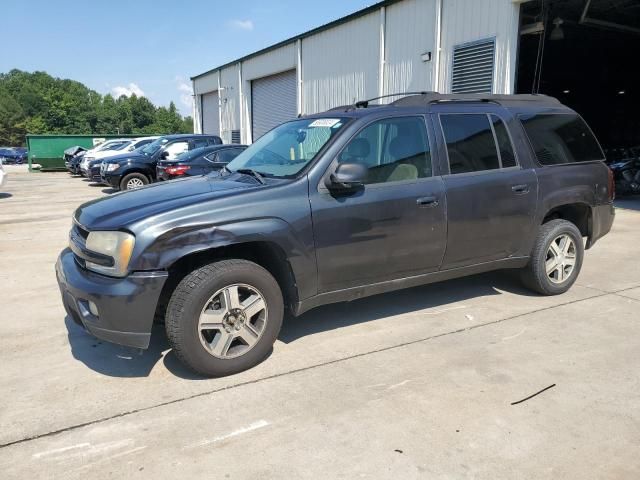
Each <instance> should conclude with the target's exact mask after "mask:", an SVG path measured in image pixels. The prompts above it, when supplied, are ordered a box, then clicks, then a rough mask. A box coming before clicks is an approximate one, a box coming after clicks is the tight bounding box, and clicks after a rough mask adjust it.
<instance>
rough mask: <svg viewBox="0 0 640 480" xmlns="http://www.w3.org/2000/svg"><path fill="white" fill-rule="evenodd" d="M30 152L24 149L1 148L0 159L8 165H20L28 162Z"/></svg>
mask: <svg viewBox="0 0 640 480" xmlns="http://www.w3.org/2000/svg"><path fill="white" fill-rule="evenodd" d="M27 158H28V152H27V149H26V148H24V147H7V148H0V159H1V160H2V162H3V163H4V164H6V165H20V164H23V163H25V162H26V161H27Z"/></svg>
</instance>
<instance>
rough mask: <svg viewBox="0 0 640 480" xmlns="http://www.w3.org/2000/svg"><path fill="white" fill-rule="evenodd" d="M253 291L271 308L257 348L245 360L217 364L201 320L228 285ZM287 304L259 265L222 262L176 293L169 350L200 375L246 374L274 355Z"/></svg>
mask: <svg viewBox="0 0 640 480" xmlns="http://www.w3.org/2000/svg"><path fill="white" fill-rule="evenodd" d="M236 284H246V285H251V286H252V287H255V288H256V289H257V290H258V291H259V292H260V293H261V295H262V296H263V298H264V300H265V303H266V307H267V312H268V314H267V320H266V323H265V324H264V327H263V330H262V333H261V335H260V337H259V338H258V340H257V342H256V343H255V344H254V345H253V346H252V347H251V348H250V349H249V350H248V351H247V352H246V353H244V354H242V355H240V356H237V357H234V358H218V357H216V356H214V355H213V354H211V353H210V352H209V351H208V350H207V349H206V348H205V346H204V345H203V344H202V342H201V333H200V331H199V329H198V321H199V318H200V315H201V313H202V311H203V309H204V308H205V306H206V304H207V303H208V302H209V300H210V299H211V297H212V296H213V295H214V294H215V293H216V292H218V291H219V290H221V289H223V288H225V287H228V286H230V285H236ZM283 314H284V303H283V300H282V292H281V290H280V287H279V286H278V283H277V282H276V280H275V279H274V278H273V276H272V275H271V274H270V273H269V272H268V271H267V270H265V269H264V268H262V267H261V266H260V265H257V264H255V263H253V262H249V261H247V260H221V261H219V262H215V263H211V264H209V265H205V266H204V267H201V268H199V269H197V270H194V271H193V272H191V273H190V274H189V275H187V276H186V277H185V278H184V279H183V280H182V281H181V282H180V283H179V284H178V286H177V287H176V289H175V290H174V292H173V294H172V295H171V299H170V300H169V305H168V307H167V313H166V317H165V328H166V332H167V338H168V340H169V344H170V345H171V347H172V348H173V351H174V353H175V354H176V356H177V357H178V359H179V360H180V361H181V362H182V363H184V364H185V365H186V366H187V367H188V368H190V369H191V370H193V371H194V372H196V373H199V374H201V375H206V376H211V377H222V376H226V375H232V374H234V373H238V372H241V371H243V370H247V369H249V368H251V367H253V366H255V365H257V364H258V363H260V362H262V361H263V360H264V359H265V358H266V357H267V356H268V355H269V354H270V353H271V350H272V348H273V344H274V342H275V341H276V338H277V337H278V334H279V332H280V328H281V326H282V318H283Z"/></svg>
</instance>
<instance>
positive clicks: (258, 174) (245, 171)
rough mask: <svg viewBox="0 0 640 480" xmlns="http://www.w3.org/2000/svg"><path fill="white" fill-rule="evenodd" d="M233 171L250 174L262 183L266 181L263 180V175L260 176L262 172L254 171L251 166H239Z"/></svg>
mask: <svg viewBox="0 0 640 480" xmlns="http://www.w3.org/2000/svg"><path fill="white" fill-rule="evenodd" d="M235 171H236V172H238V173H244V174H245V175H251V176H252V177H253V178H255V179H256V180H258V181H259V182H260V183H261V184H262V185H264V184H265V183H267V182H265V181H264V177H263V176H262V174H261V173H260V172H256V171H255V170H253V169H252V168H239V169H237V170H235Z"/></svg>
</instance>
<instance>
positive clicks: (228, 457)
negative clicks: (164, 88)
mask: <svg viewBox="0 0 640 480" xmlns="http://www.w3.org/2000/svg"><path fill="white" fill-rule="evenodd" d="M10 173H11V176H10V178H9V183H8V184H7V186H6V187H5V191H6V192H8V194H9V195H10V196H8V195H3V194H1V193H0V251H1V252H2V255H1V256H0V288H1V291H2V302H1V305H0V318H2V319H3V322H2V323H1V324H0V338H2V339H3V340H2V348H1V349H0V361H1V365H2V367H3V368H2V369H1V370H0V391H1V392H2V397H3V402H2V404H1V405H0V426H2V428H0V471H2V472H5V473H4V475H6V476H7V478H28V477H38V478H80V477H83V478H96V477H99V478H103V477H106V476H108V475H113V476H125V475H126V476H131V477H134V476H138V477H139V478H145V477H154V478H176V477H183V478H190V477H195V476H204V475H207V476H208V477H210V478H281V477H293V478H318V477H323V478H343V477H344V478H354V477H363V478H367V477H368V478H388V477H395V478H419V477H422V478H425V477H426V478H461V477H462V478H467V477H468V478H504V477H508V478H556V477H581V478H603V477H606V478H637V477H638V476H640V460H637V458H636V457H637V455H636V453H637V451H638V447H640V409H639V407H640V382H639V380H638V374H637V372H638V371H639V368H638V367H639V366H640V365H639V364H640V359H639V358H638V355H637V352H638V351H639V347H640V335H639V334H640V324H639V323H638V318H640V316H639V315H638V310H639V307H640V272H639V271H638V267H640V261H639V260H638V259H637V257H634V252H633V247H634V246H635V245H636V244H637V239H638V238H639V235H640V212H638V211H634V210H633V209H628V210H619V211H618V213H617V218H616V222H615V225H614V231H613V232H612V233H611V234H610V235H608V236H607V237H605V238H604V239H602V240H601V241H600V242H599V243H598V244H597V245H596V246H595V247H594V248H593V249H592V250H590V251H589V252H587V255H586V259H585V264H584V267H583V272H582V275H581V277H580V278H579V280H578V283H577V284H576V285H575V286H574V288H573V289H572V290H571V291H570V292H568V293H567V294H565V295H562V296H559V297H539V296H536V295H534V294H531V293H530V292H528V291H527V290H524V289H523V288H522V287H521V286H520V285H519V284H518V283H517V281H516V280H514V278H513V276H512V275H511V274H509V273H492V274H488V275H481V276H476V277H471V278H467V279H462V280H456V281H450V282H446V283H442V284H437V285H431V286H425V287H420V288H415V289H410V290H406V291H402V292H397V293H393V294H387V295H381V296H377V297H373V298H369V299H364V300H360V301H357V302H353V303H350V304H338V305H331V306H327V307H322V308H319V309H317V310H314V311H311V312H309V313H308V314H306V315H304V316H303V317H302V318H300V319H295V320H290V321H288V322H287V323H286V324H285V327H284V329H283V332H282V334H281V336H280V340H279V341H278V342H277V344H276V345H275V348H274V352H273V354H272V355H271V357H270V358H269V359H267V360H266V361H265V362H264V363H262V364H261V365H259V366H258V367H256V368H254V369H252V370H249V371H247V372H244V373H242V374H240V375H236V376H233V377H228V378H223V379H202V378H198V377H195V376H193V375H191V374H190V373H189V372H188V371H186V370H185V369H184V368H182V367H181V365H180V364H179V363H178V362H177V360H176V359H175V358H174V356H173V355H172V353H171V352H170V351H169V350H168V347H167V345H166V341H165V340H164V337H163V332H162V329H161V328H159V329H158V330H157V331H155V332H154V335H153V338H152V346H151V349H150V350H149V351H147V352H145V353H143V354H139V353H138V352H135V351H132V350H129V349H126V348H121V347H117V346H113V345H110V344H106V343H102V342H99V341H97V340H95V339H93V338H92V337H90V336H88V335H87V334H86V333H84V332H83V331H82V330H81V329H79V328H77V327H76V326H75V325H74V324H73V323H71V322H69V321H68V320H65V314H64V310H63V308H62V305H61V304H60V300H59V294H58V290H57V286H56V284H55V275H54V272H53V264H54V262H55V258H56V255H57V253H58V252H59V251H60V250H61V249H62V248H63V247H64V246H65V244H66V241H67V233H68V229H69V226H70V217H71V213H72V211H73V209H74V208H75V207H77V206H78V205H79V204H80V203H81V202H83V201H86V200H89V199H91V198H95V197H96V196H99V195H105V194H108V193H109V190H108V189H105V187H100V186H90V185H89V184H88V182H85V181H83V180H80V179H75V178H69V177H68V176H67V174H63V173H56V174H27V173H20V172H10ZM631 205H632V206H634V205H635V204H633V203H632V204H631ZM552 384H555V385H556V386H555V387H553V388H551V389H549V390H547V391H545V392H543V393H541V394H540V395H538V396H536V397H533V398H531V399H530V400H527V401H525V402H523V403H520V404H518V405H511V403H512V402H514V401H517V400H520V399H522V398H524V397H526V396H528V395H530V394H532V393H535V392H537V391H539V390H540V389H542V388H545V387H548V386H549V385H552Z"/></svg>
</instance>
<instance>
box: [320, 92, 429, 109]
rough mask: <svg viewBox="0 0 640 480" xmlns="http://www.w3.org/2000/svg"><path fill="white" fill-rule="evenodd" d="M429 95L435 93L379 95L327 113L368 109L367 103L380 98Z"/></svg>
mask: <svg viewBox="0 0 640 480" xmlns="http://www.w3.org/2000/svg"><path fill="white" fill-rule="evenodd" d="M430 93H436V92H428V91H421V92H399V93H388V94H387V95H380V96H379V97H373V98H369V99H368V100H359V101H357V102H355V103H353V104H351V105H341V106H339V107H334V108H331V109H329V110H328V111H329V112H334V111H337V110H341V111H343V112H349V111H351V110H356V109H358V108H368V107H369V103H370V102H373V101H375V100H380V99H382V98H389V97H400V96H405V97H406V96H411V95H428V94H430ZM375 106H376V107H378V106H382V105H375Z"/></svg>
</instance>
